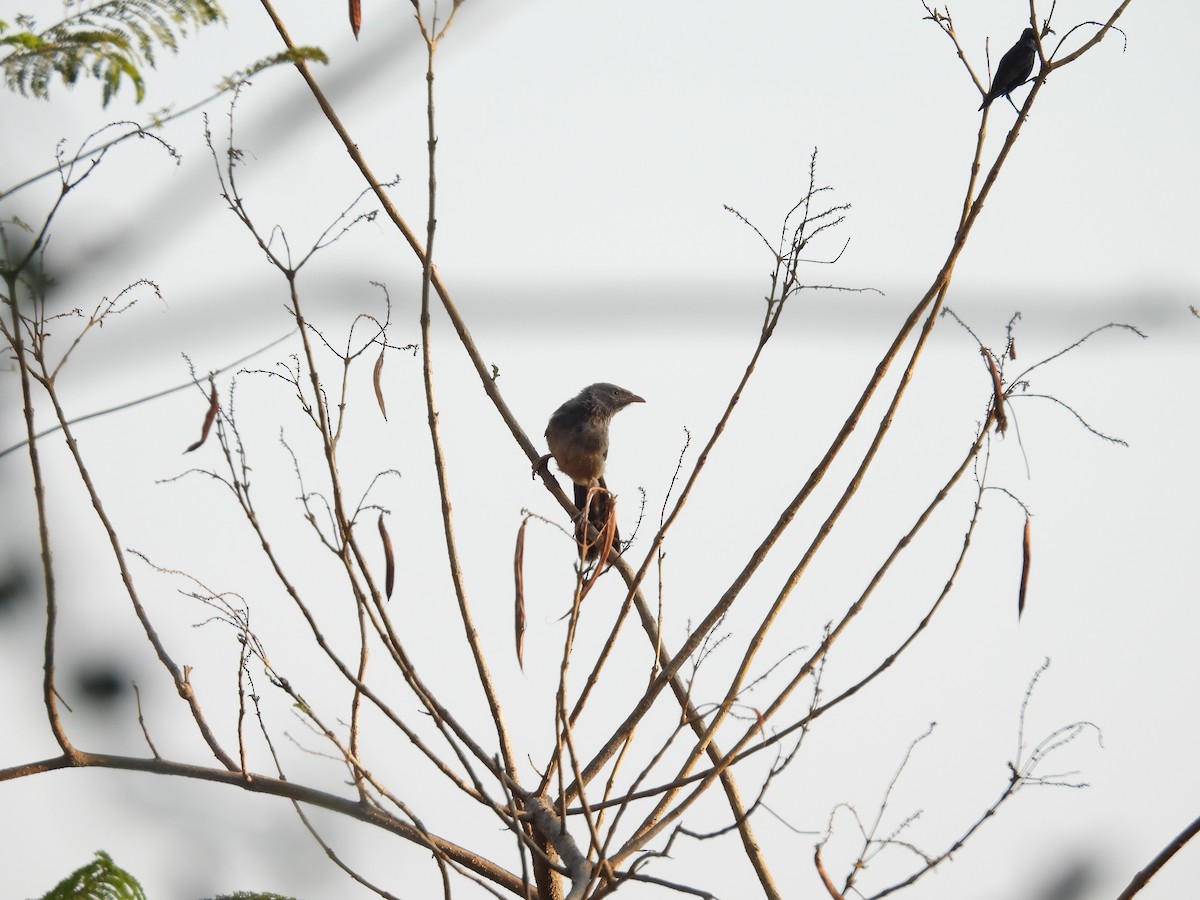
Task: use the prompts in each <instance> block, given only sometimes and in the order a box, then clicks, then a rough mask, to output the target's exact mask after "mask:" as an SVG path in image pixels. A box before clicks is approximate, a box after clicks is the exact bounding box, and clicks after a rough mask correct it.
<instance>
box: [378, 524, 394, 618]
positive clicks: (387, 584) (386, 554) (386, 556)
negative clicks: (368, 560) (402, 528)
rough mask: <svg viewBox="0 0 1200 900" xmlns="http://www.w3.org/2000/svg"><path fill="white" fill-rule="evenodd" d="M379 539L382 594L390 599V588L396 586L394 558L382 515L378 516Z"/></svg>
mask: <svg viewBox="0 0 1200 900" xmlns="http://www.w3.org/2000/svg"><path fill="white" fill-rule="evenodd" d="M379 539H380V540H381V541H383V563H384V570H383V592H384V593H385V594H386V595H387V598H388V599H389V600H391V599H392V588H394V587H395V586H396V558H395V556H393V555H392V539H391V537H389V536H388V532H387V526H386V525H384V524H383V513H380V514H379Z"/></svg>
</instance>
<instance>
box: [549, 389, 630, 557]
mask: <svg viewBox="0 0 1200 900" xmlns="http://www.w3.org/2000/svg"><path fill="white" fill-rule="evenodd" d="M645 402H646V401H645V400H643V399H642V398H641V397H639V396H638V395H637V394H635V393H633V392H632V391H627V390H625V388H623V387H617V386H616V385H615V384H608V383H607V382H600V383H599V384H592V385H588V386H587V387H585V388H584V389H583V390H582V391H580V392H579V394H578V395H577V396H575V397H572V398H571V399H570V400H568V401H567V402H566V403H564V404H563V405H562V406H560V407H559V408H558V409H556V410H555V411H554V415H552V416H551V417H550V424H548V425H547V426H546V443H547V444H549V446H550V454H551V455H552V456H553V457H554V461H555V462H557V463H558V467H559V468H560V469H561V470H562V471H563V474H564V475H566V476H567V477H568V478H570V479H571V481H573V482H574V483H575V505H576V506H577V507H578V508H579V509H580V511H581V512H582V510H583V508H584V506H585V505H586V503H587V495H588V490H589V488H593V487H599V488H603V489H604V492H603V493H598V494H594V495H593V496H592V504H591V512H590V516H589V518H588V520H587V521H584V519H583V517H582V515H581V516H580V519H579V523H578V525H577V526H576V529H575V535H576V537H577V538H578V539H579V541H580V543H582V542H583V540H584V538H586V537H587V526H588V524H589V523H590V524H591V526H592V527H593V528H595V529H596V530H597V531H603V528H604V526H605V524H607V522H608V518H609V516H611V515H612V505H613V504H612V500H611V497H610V495H609V494H608V493H607V490H608V488H607V486H606V485H605V483H604V463H605V460H607V459H608V423H609V422H611V421H612V417H613V416H614V415H616V414H617V413H618V412H620V411H621V410H622V409H624V408H625V407H626V406H628V405H629V404H630V403H645ZM613 535H614V536H613V546H614V547H615V548H616V552H620V542H621V538H620V536H619V535H617V533H616V531H615V530H614V532H613ZM598 552H599V547H593V548H592V552H591V554H590V555H592V556H594V555H596V553H598Z"/></svg>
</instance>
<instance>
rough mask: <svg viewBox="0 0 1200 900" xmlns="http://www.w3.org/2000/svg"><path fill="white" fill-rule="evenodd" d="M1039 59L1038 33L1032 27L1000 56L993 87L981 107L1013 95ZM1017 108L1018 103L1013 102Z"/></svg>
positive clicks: (1010, 98) (1010, 101) (1009, 98)
mask: <svg viewBox="0 0 1200 900" xmlns="http://www.w3.org/2000/svg"><path fill="white" fill-rule="evenodd" d="M1035 59H1037V35H1035V34H1034V32H1033V29H1032V28H1026V29H1025V30H1024V31H1022V32H1021V39H1020V40H1019V41H1017V42H1016V43H1015V44H1013V45H1012V47H1010V48H1009V51H1008V52H1007V53H1005V54H1004V55H1003V56H1002V57H1000V65H998V66H996V77H994V78H993V79H992V87H991V89H990V90H988V92H987V95H986V96H985V97H984V98H983V103H981V104H979V108H980V109H983V108H984V107H986V106H987V105H988V104H989V103H991V102H992V101H993V100H995V99H996V98H997V97H1008V102H1009V103H1012V97H1009V96H1008V95H1009V94H1011V93H1012V92H1013V91H1015V90H1016V89H1017V88H1019V87H1020V86H1021V85H1023V84H1024V83H1025V82H1026V80H1028V78H1029V73H1030V72H1032V71H1033V61H1034V60H1035ZM1013 107H1014V108H1016V104H1015V103H1013Z"/></svg>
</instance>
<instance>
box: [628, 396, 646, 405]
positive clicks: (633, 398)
mask: <svg viewBox="0 0 1200 900" xmlns="http://www.w3.org/2000/svg"><path fill="white" fill-rule="evenodd" d="M629 402H630V403H645V402H646V401H645V399H644V398H642V397H639V396H638V395H637V394H633V395H632V396H631V397H630V398H629Z"/></svg>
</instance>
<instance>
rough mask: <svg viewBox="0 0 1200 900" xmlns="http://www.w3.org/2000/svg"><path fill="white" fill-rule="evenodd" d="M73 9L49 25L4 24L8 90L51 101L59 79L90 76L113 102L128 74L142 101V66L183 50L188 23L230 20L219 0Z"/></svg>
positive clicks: (123, 0) (119, 1) (79, 4)
mask: <svg viewBox="0 0 1200 900" xmlns="http://www.w3.org/2000/svg"><path fill="white" fill-rule="evenodd" d="M66 10H67V16H66V18H64V19H63V20H62V21H60V22H58V23H57V24H55V25H51V26H50V27H49V28H47V29H45V30H43V31H39V30H38V26H37V22H36V20H35V19H34V18H33V17H32V16H25V15H22V16H18V17H17V19H16V27H17V29H19V30H16V31H12V30H11V29H10V26H9V24H8V23H7V22H0V48H3V49H7V50H8V51H9V53H8V55H7V56H5V57H3V58H2V59H0V66H2V67H3V69H4V80H5V83H6V85H7V86H8V88H9V90H13V91H19V92H20V93H21V94H24V95H25V96H33V97H37V98H39V99H43V100H44V99H47V98H48V97H49V96H50V84H51V82H53V81H54V80H55V78H56V77H57V78H61V79H62V82H63V83H64V84H66V85H68V86H71V85H74V84H75V83H76V82H77V81H78V80H79V78H80V77H81V76H84V77H91V78H95V79H98V80H99V81H100V82H101V84H102V85H103V103H104V105H105V106H107V105H108V102H109V101H110V100H111V99H112V98H113V97H114V96H115V95H116V93H117V91H118V89H119V88H120V87H121V83H122V81H124V80H128V81H129V82H130V83H131V84H132V85H133V90H134V92H135V94H136V95H137V101H138V102H139V103H140V102H141V101H142V98H143V97H144V96H145V93H146V82H145V79H144V78H143V77H142V69H143V68H144V67H147V66H149V67H150V68H154V64H155V54H156V53H157V52H158V51H160V50H161V49H167V50H170V51H171V52H173V53H174V52H177V51H178V50H179V43H180V40H181V39H182V38H184V37H186V36H187V34H188V31H189V29H190V30H193V31H194V30H196V29H198V28H200V27H201V26H204V25H211V24H212V23H214V22H223V21H224V20H225V14H224V12H222V11H221V8H220V6H218V5H217V4H216V3H215V2H213V0H105V2H100V3H91V2H83V0H71V2H68V3H67V5H66ZM0 52H2V51H0Z"/></svg>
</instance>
